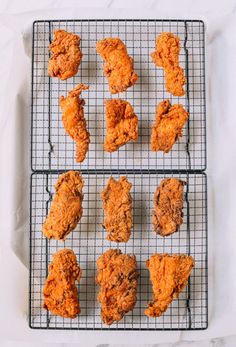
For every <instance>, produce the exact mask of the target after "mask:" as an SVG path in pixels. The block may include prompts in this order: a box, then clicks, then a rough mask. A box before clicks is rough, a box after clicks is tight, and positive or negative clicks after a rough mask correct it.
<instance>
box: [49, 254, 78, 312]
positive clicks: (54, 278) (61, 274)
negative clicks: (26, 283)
mask: <svg viewBox="0 0 236 347" xmlns="http://www.w3.org/2000/svg"><path fill="white" fill-rule="evenodd" d="M81 274H82V271H81V269H80V267H79V265H78V264H77V260H76V256H75V254H74V252H73V251H72V250H70V249H62V250H60V251H58V252H56V253H55V254H54V255H53V261H52V263H51V264H50V265H49V274H48V277H47V280H46V282H45V285H44V289H43V296H44V303H43V307H44V308H45V309H46V310H49V311H50V312H52V313H53V314H55V315H58V316H61V317H65V318H75V317H76V316H77V315H78V314H79V313H80V305H79V299H78V290H77V288H76V285H75V281H79V280H80V277H81Z"/></svg>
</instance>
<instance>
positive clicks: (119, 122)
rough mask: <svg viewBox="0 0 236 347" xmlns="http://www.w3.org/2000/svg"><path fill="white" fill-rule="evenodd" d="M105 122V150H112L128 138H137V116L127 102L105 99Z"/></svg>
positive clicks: (124, 142) (128, 139) (127, 140)
mask: <svg viewBox="0 0 236 347" xmlns="http://www.w3.org/2000/svg"><path fill="white" fill-rule="evenodd" d="M106 123H107V135H106V138H105V143H104V149H105V151H107V152H114V151H116V150H117V149H118V148H119V147H121V146H123V145H124V144H126V143H127V142H129V141H130V140H133V141H135V140H137V138H138V117H137V116H136V114H135V113H134V110H133V108H132V106H131V105H130V103H129V102H127V101H124V100H120V99H111V100H106Z"/></svg>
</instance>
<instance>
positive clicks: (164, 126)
mask: <svg viewBox="0 0 236 347" xmlns="http://www.w3.org/2000/svg"><path fill="white" fill-rule="evenodd" d="M187 120H188V112H187V111H185V109H184V108H183V106H182V105H178V104H176V105H172V106H171V104H170V101H169V100H165V101H162V102H160V103H159V105H158V106H157V109H156V119H155V122H154V124H153V126H152V134H151V149H152V151H163V152H164V153H168V152H169V151H170V150H171V149H172V147H173V145H174V144H175V142H176V141H177V140H178V139H179V137H181V136H182V129H183V126H184V124H185V123H186V121H187Z"/></svg>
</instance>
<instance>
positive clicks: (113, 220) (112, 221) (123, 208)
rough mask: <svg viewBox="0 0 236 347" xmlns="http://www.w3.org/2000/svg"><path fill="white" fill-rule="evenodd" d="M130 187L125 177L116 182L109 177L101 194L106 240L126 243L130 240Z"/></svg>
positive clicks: (131, 219)
mask: <svg viewBox="0 0 236 347" xmlns="http://www.w3.org/2000/svg"><path fill="white" fill-rule="evenodd" d="M131 187H132V184H131V183H130V182H129V181H128V179H127V178H126V177H124V176H122V177H120V179H119V180H118V181H116V180H115V179H114V178H113V177H112V176H111V177H110V178H109V180H108V182H107V185H106V187H105V188H104V189H103V191H102V192H101V198H102V202H103V209H104V214H105V217H104V223H103V227H104V228H105V229H106V231H107V240H110V241H115V242H127V241H128V240H129V238H130V234H131V228H132V225H133V218H132V197H131V194H130V189H131Z"/></svg>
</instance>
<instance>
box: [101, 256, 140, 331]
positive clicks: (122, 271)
mask: <svg viewBox="0 0 236 347" xmlns="http://www.w3.org/2000/svg"><path fill="white" fill-rule="evenodd" d="M97 268H98V274H97V278H96V282H97V284H99V285H100V286H101V288H100V292H99V294H98V301H99V302H100V303H101V318H102V320H103V322H104V323H105V324H108V325H110V324H112V323H113V322H114V321H119V320H121V319H122V318H123V316H124V315H125V314H126V313H127V312H129V311H131V310H132V309H133V308H134V306H135V304H136V300H137V298H136V292H137V284H138V272H137V263H136V258H135V256H134V255H129V254H122V253H121V251H120V250H118V249H109V250H108V251H106V252H105V253H104V254H103V255H101V256H100V257H99V258H98V260H97Z"/></svg>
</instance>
